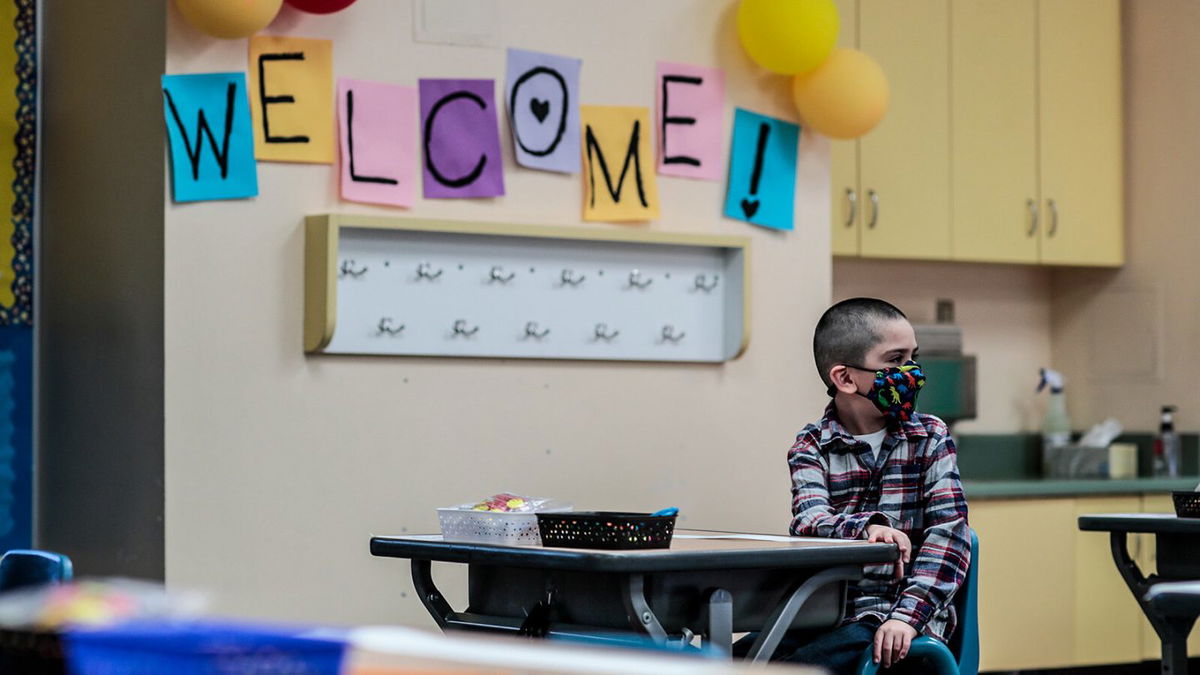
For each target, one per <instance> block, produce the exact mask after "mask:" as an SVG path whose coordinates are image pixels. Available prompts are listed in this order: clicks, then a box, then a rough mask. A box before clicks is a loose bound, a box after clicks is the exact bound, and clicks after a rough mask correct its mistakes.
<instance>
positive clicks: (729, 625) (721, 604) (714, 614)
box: [704, 588, 733, 656]
mask: <svg viewBox="0 0 1200 675" xmlns="http://www.w3.org/2000/svg"><path fill="white" fill-rule="evenodd" d="M704 643H705V645H708V646H711V647H712V648H713V649H716V650H717V651H719V652H721V653H722V654H724V655H725V656H729V655H730V654H733V596H732V595H730V594H729V591H727V590H725V589H724V588H714V589H713V590H712V591H711V592H710V593H709V594H708V634H707V635H705V636H704Z"/></svg>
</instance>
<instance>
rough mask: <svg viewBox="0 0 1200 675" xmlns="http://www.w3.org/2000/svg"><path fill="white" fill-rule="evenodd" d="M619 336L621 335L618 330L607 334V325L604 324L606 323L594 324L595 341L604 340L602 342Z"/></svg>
mask: <svg viewBox="0 0 1200 675" xmlns="http://www.w3.org/2000/svg"><path fill="white" fill-rule="evenodd" d="M620 334H621V331H619V330H614V331H613V332H611V333H610V332H608V324H606V323H598V324H596V339H597V340H604V341H608V340H612V339H613V338H615V337H617V336H618V335H620Z"/></svg>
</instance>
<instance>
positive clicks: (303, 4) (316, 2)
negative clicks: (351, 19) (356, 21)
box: [287, 0, 354, 14]
mask: <svg viewBox="0 0 1200 675" xmlns="http://www.w3.org/2000/svg"><path fill="white" fill-rule="evenodd" d="M287 3H288V4H289V5H291V6H292V7H295V8H296V9H299V10H302V11H305V12H311V13H313V14H333V13H334V12H340V11H342V10H343V9H346V8H347V7H349V6H350V5H353V4H354V0H287Z"/></svg>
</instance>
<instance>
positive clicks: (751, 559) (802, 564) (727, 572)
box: [371, 530, 898, 661]
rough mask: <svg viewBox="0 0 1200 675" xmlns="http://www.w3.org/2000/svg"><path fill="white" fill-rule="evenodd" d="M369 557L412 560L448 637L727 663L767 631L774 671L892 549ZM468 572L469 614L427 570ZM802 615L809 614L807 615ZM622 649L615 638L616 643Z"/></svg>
mask: <svg viewBox="0 0 1200 675" xmlns="http://www.w3.org/2000/svg"><path fill="white" fill-rule="evenodd" d="M371 554H372V555H376V556H384V557H391V558H407V559H409V560H411V561H412V578H413V585H414V586H415V588H416V592H417V595H418V596H419V597H420V599H421V602H422V603H424V605H425V608H426V609H427V610H429V613H430V615H432V616H433V619H434V621H436V622H437V624H438V626H439V627H440V628H441V629H442V630H443V631H445V630H455V629H462V630H489V631H500V632H510V633H517V632H519V631H521V628H522V625H523V624H524V625H525V627H526V631H527V632H528V631H529V630H530V624H529V623H528V622H527V619H528V618H529V616H530V614H533V615H534V616H535V617H538V618H539V619H544V621H539V623H540V624H541V625H540V626H538V627H537V630H536V632H537V633H540V634H549V635H557V636H573V637H587V638H589V639H605V636H606V635H607V636H613V635H614V634H617V635H619V634H620V632H624V633H625V635H626V636H628V635H629V631H631V630H632V631H633V632H634V633H637V634H640V635H644V636H648V637H649V638H650V639H652V640H653V641H655V642H658V643H660V644H666V643H668V642H671V641H673V640H674V639H675V638H683V640H684V641H686V640H687V639H688V638H690V636H691V635H693V634H696V633H699V634H702V635H703V636H704V638H705V640H706V642H707V643H708V644H711V645H713V646H714V647H716V648H718V649H721V650H723V651H725V652H726V653H728V652H729V651H730V647H731V644H732V640H733V633H735V632H742V631H759V636H758V638H757V639H756V641H755V643H754V646H753V647H752V648H751V651H750V653H749V654H748V655H747V658H749V659H753V660H756V661H766V660H767V659H768V658H769V657H770V656H771V654H772V653H773V652H774V651H775V648H776V647H777V646H778V645H779V641H780V639H782V637H783V634H784V633H785V632H786V631H787V630H788V629H790V628H807V627H812V628H816V627H825V626H834V625H836V624H837V623H838V622H839V621H840V620H841V618H842V615H843V613H844V611H845V596H846V585H847V583H849V582H852V581H857V580H858V579H860V578H861V577H862V566H863V565H865V564H872V563H885V562H892V561H894V560H896V558H897V557H898V551H897V549H896V547H895V546H894V545H892V544H883V543H869V542H866V541H847V540H838V539H812V538H799V537H782V536H769V535H750V534H739V533H731V532H705V531H696V530H677V531H676V532H675V536H674V538H673V539H672V541H671V547H670V548H669V549H646V550H631V551H604V550H591V549H568V548H543V547H540V546H500V545H496V544H481V543H472V542H461V541H446V540H443V539H442V537H441V535H410V536H398V537H390V536H381V537H372V538H371ZM433 562H450V563H462V564H466V565H467V566H468V607H467V609H466V611H462V612H458V611H454V610H453V609H451V608H450V605H449V604H448V603H447V602H446V599H445V598H444V597H443V595H442V594H441V592H439V591H438V589H437V587H436V586H434V583H433V578H432V576H431V563H433ZM802 609H803V612H802V611H801V610H802ZM614 639H619V638H614Z"/></svg>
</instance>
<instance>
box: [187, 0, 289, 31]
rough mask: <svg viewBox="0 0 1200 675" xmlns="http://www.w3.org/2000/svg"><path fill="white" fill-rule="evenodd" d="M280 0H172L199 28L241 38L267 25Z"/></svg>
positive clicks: (272, 17) (276, 11) (280, 3)
mask: <svg viewBox="0 0 1200 675" xmlns="http://www.w3.org/2000/svg"><path fill="white" fill-rule="evenodd" d="M282 4H283V0H175V5H176V6H177V7H179V12H180V13H181V14H183V17H184V18H185V19H187V20H188V22H189V23H191V24H192V25H193V26H195V27H196V28H198V29H199V30H201V31H203V32H205V33H208V34H209V35H212V36H214V37H219V38H228V39H232V38H243V37H247V36H250V35H254V34H255V33H257V32H258V31H260V30H262V29H263V28H266V27H267V25H268V24H270V23H271V21H273V20H274V19H275V15H276V14H278V13H279V7H280V5H282Z"/></svg>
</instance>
